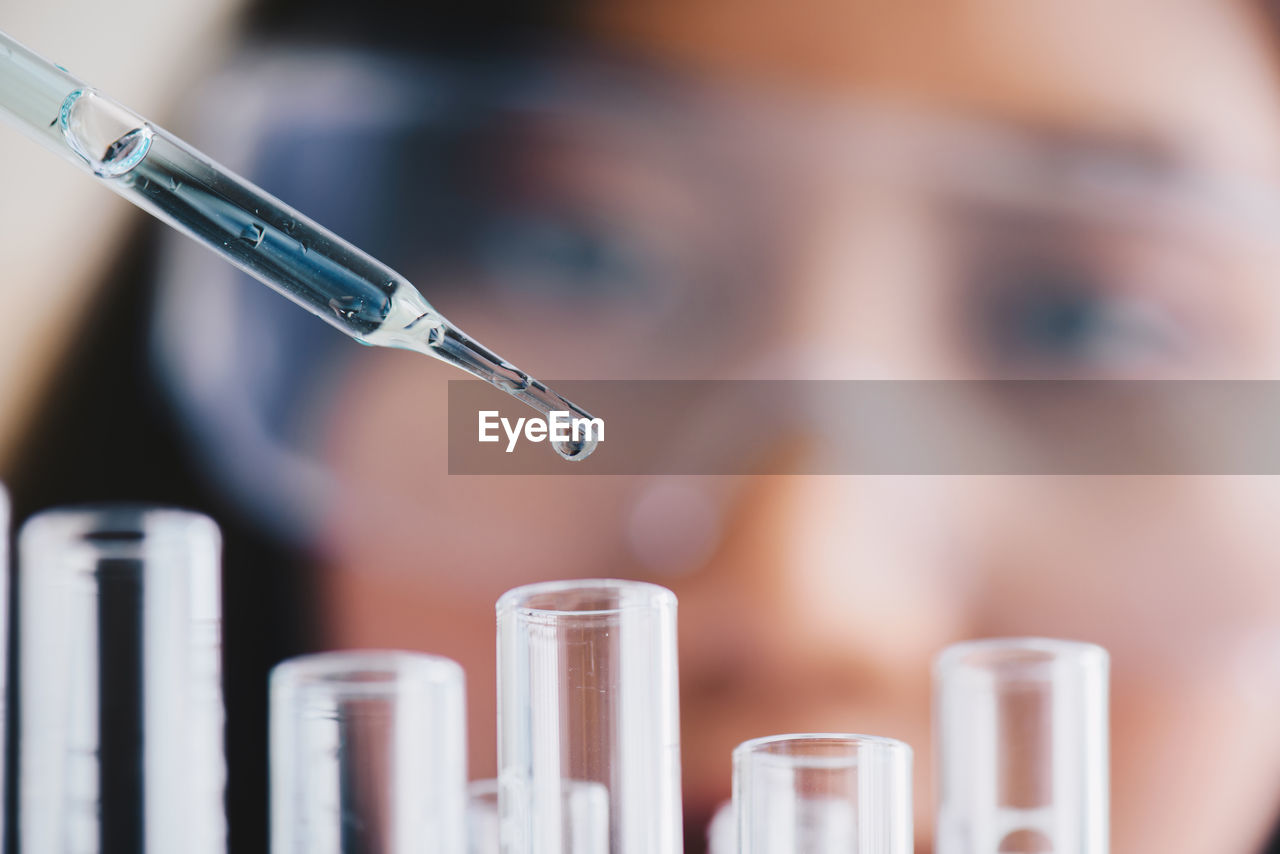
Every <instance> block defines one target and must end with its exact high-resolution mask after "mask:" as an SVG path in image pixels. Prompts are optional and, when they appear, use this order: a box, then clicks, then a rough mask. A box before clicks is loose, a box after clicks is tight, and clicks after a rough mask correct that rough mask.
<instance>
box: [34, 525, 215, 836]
mask: <svg viewBox="0 0 1280 854" xmlns="http://www.w3.org/2000/svg"><path fill="white" fill-rule="evenodd" d="M219 551H220V543H219V535H218V529H217V526H215V525H214V523H213V522H212V521H211V520H210V519H208V518H206V517H204V516H201V515H199V514H195V513H188V512H184V511H178V510H167V509H157V508H148V507H135V506H101V507H86V508H69V509H61V510H52V511H48V512H45V513H41V514H39V515H37V516H35V517H33V518H32V519H31V520H30V521H29V522H27V524H26V525H25V526H24V527H23V529H22V533H21V537H20V539H19V557H20V561H21V573H20V576H19V582H20V583H19V588H18V589H19V609H18V614H17V620H18V645H19V673H18V676H19V685H18V688H19V691H18V695H19V698H20V699H19V709H20V713H21V714H20V720H19V728H20V738H19V747H18V753H19V763H20V775H19V778H18V779H19V784H18V785H19V790H18V797H19V822H20V823H19V849H18V850H19V851H20V852H21V854H169V852H174V851H182V852H188V853H189V854H215V852H225V850H226V825H225V815H224V811H223V787H224V782H225V779H226V767H225V761H224V756H223V748H222V724H223V704H222V690H221V679H220V649H221V635H220V626H221V618H220V601H219V600H220V567H219Z"/></svg>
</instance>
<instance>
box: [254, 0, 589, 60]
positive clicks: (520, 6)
mask: <svg viewBox="0 0 1280 854" xmlns="http://www.w3.org/2000/svg"><path fill="white" fill-rule="evenodd" d="M580 6H581V2H580V0H578V2H575V0H517V2H503V0H437V2H424V3H412V2H405V0H366V2H361V3H352V2H350V0H314V2H306V0H301V2H300V0H260V2H258V3H255V4H253V5H252V6H251V7H250V8H249V9H248V10H247V12H246V13H245V16H244V19H243V23H244V26H245V29H246V31H247V32H249V33H251V34H254V35H257V36H260V37H262V38H264V39H271V40H290V41H323V42H338V43H342V44H350V45H373V46H376V47H379V48H389V49H396V50H409V51H413V50H418V51H430V52H433V53H439V52H448V53H456V52H471V51H489V50H494V49H500V48H503V47H507V46H510V45H512V44H519V43H523V42H528V41H531V40H543V39H546V38H559V37H562V36H563V35H564V34H565V33H566V32H569V31H570V30H572V29H573V27H574V26H575V24H576V22H577V19H578V16H579V12H580V11H581V9H580Z"/></svg>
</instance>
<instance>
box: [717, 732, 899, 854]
mask: <svg viewBox="0 0 1280 854" xmlns="http://www.w3.org/2000/svg"><path fill="white" fill-rule="evenodd" d="M733 809H734V812H735V813H736V816H737V825H738V833H737V836H738V852H739V854H911V851H912V850H913V840H912V833H913V829H912V824H911V748H910V747H908V746H907V745H906V744H904V743H902V742H901V741H895V740H894V739H891V738H878V737H875V736H866V735H846V734H825V733H817V734H805V735H775V736H768V737H766V738H757V739H753V740H751V741H746V742H743V743H742V744H740V745H738V747H737V749H735V750H734V751H733Z"/></svg>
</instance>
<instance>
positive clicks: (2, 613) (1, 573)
mask: <svg viewBox="0 0 1280 854" xmlns="http://www.w3.org/2000/svg"><path fill="white" fill-rule="evenodd" d="M8 676H9V494H8V493H7V492H5V489H4V484H0V840H2V839H3V838H4V834H5V833H7V832H8V822H7V816H6V815H5V813H6V804H7V802H8V792H7V791H6V788H5V778H6V777H8V776H9V774H8V772H7V769H8V767H9V766H8V764H7V763H8V755H7V753H6V746H7V745H8V742H9V700H8V698H9V679H8ZM0 844H2V843H0Z"/></svg>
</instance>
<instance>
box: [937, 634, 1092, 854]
mask: <svg viewBox="0 0 1280 854" xmlns="http://www.w3.org/2000/svg"><path fill="white" fill-rule="evenodd" d="M1107 674H1108V656H1107V653H1106V651H1105V650H1103V649H1102V648H1101V647H1098V646H1094V645H1093V644H1088V643H1078V642H1074V641H1064V640H1046V639H1041V638H996V639H990V640H979V641H971V642H967V643H960V644H956V645H954V646H951V647H948V648H947V649H946V650H944V651H943V653H942V655H941V656H939V658H938V660H937V662H936V664H935V667H934V702H935V709H934V720H935V726H936V743H937V759H938V767H937V782H938V831H937V833H938V847H937V850H938V852H939V854H997V852H999V854H1107V850H1108V844H1109V841H1108V837H1109V816H1108V812H1109V802H1110V797H1109V782H1108V723H1107V694H1108V687H1107Z"/></svg>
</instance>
